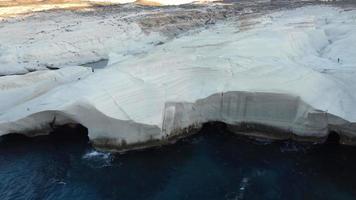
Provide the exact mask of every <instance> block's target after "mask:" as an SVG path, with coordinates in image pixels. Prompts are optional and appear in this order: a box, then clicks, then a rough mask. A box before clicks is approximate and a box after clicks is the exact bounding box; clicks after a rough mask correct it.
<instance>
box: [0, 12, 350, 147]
mask: <svg viewBox="0 0 356 200" xmlns="http://www.w3.org/2000/svg"><path fill="white" fill-rule="evenodd" d="M90 21H91V20H88V22H82V23H83V24H84V23H90ZM24 23H25V22H24ZM103 23H108V21H107V20H105V19H103ZM42 25H43V24H42ZM15 26H16V24H14V25H13V27H15ZM48 26H50V25H48ZM132 26H133V27H135V26H134V25H132ZM129 27H131V25H129ZM10 29H11V26H10V28H9V30H10ZM12 30H13V31H14V30H16V29H15V28H14V29H12ZM95 30H96V31H95ZM130 30H131V29H130ZM133 30H137V31H136V32H137V33H141V31H140V29H138V28H137V29H136V28H135V29H133ZM84 31H86V32H87V33H91V34H84V35H83V32H84ZM136 32H133V33H128V32H126V33H124V31H123V32H117V33H116V32H115V36H108V35H107V34H109V33H106V32H102V31H98V30H97V27H90V26H86V28H85V29H80V30H79V29H78V31H73V32H71V33H70V34H73V35H71V36H69V35H68V36H66V33H63V34H64V38H63V41H65V42H66V43H72V42H74V43H75V44H78V46H77V47H78V49H76V50H77V51H78V54H80V55H79V56H78V57H75V56H74V57H73V56H67V54H66V53H67V52H69V49H70V48H69V47H68V48H67V47H66V48H64V46H63V47H62V46H58V45H54V44H57V43H56V42H57V40H55V42H54V43H51V42H49V41H48V40H50V38H48V40H47V41H46V40H37V39H36V40H35V41H34V43H33V44H36V45H30V44H29V45H28V46H26V48H27V49H26V51H25V50H24V52H26V53H28V52H32V54H31V56H33V58H34V59H29V63H31V62H35V61H38V60H41V62H45V60H46V59H49V60H51V59H55V61H56V62H54V63H57V64H56V66H60V68H61V69H59V70H55V71H48V70H47V71H38V72H33V73H28V74H26V75H17V76H4V77H0V99H1V102H0V135H3V134H7V133H12V132H28V131H30V130H35V129H38V130H40V129H48V128H50V127H49V124H50V123H52V122H55V123H56V124H65V123H80V124H82V125H84V126H85V127H87V128H88V131H89V137H90V139H91V140H92V141H94V143H97V144H98V145H99V146H105V145H109V146H115V145H116V146H119V145H120V144H123V143H125V144H136V143H141V142H147V141H150V140H154V139H158V140H160V139H164V138H167V137H169V136H173V135H174V134H180V133H181V132H180V131H182V130H184V129H188V128H191V127H193V128H199V127H200V126H201V124H202V123H205V122H209V121H222V122H225V123H227V124H230V125H240V124H241V123H243V122H246V123H251V124H259V125H265V126H271V127H277V128H279V129H281V130H283V131H285V132H286V133H293V134H296V135H299V136H303V137H304V136H306V137H307V136H310V137H324V136H326V135H327V134H328V131H329V129H331V127H334V126H336V129H337V130H338V131H343V133H345V134H346V135H347V136H348V137H355V136H356V132H355V129H352V127H353V125H352V124H351V123H354V122H356V110H355V106H354V105H355V103H356V93H355V91H356V80H355V78H354V77H355V75H356V45H352V44H356V11H354V10H350V11H344V10H342V9H339V8H333V7H326V6H312V7H304V8H299V9H296V10H286V11H280V12H276V13H272V14H268V15H264V16H261V17H258V18H254V19H247V20H246V19H245V20H240V19H237V18H236V19H231V20H229V21H225V22H220V23H218V24H216V25H214V26H212V27H210V28H207V29H201V30H200V31H199V32H196V31H195V32H188V33H186V34H185V35H183V36H181V37H179V38H176V39H174V40H170V41H168V40H164V39H165V37H164V36H161V35H160V34H158V33H151V34H150V35H148V36H147V37H144V36H142V37H140V34H136ZM92 33H93V34H92ZM2 34H4V33H2ZM53 34H59V33H56V31H55V30H54V32H53ZM68 34H69V33H68ZM75 34H78V35H75ZM111 34H112V33H111ZM10 35H11V34H10V33H9V37H11V36H10ZM102 36H105V37H108V38H110V39H108V40H107V41H106V42H105V37H102ZM129 36H130V37H129ZM13 37H15V36H13ZM111 37H112V38H111ZM120 37H122V38H123V39H120ZM134 37H137V40H134V43H133V41H131V40H132V38H134ZM58 38H60V37H58ZM88 38H96V39H91V40H90V42H88ZM103 38H104V39H103ZM1 40H4V41H7V42H8V46H7V48H5V49H7V50H9V49H10V50H9V51H11V47H9V46H10V45H11V41H10V40H7V39H3V37H1ZM126 40H130V41H126ZM147 40H150V41H166V43H163V44H160V45H148V46H149V48H146V47H147ZM111 42H112V43H111ZM125 42H130V44H127V46H125V45H123V46H120V45H118V44H124V43H125ZM5 43H6V42H5ZM1 44H3V43H2V42H1ZM15 44H16V43H15ZM49 44H52V45H53V48H49V47H48V45H49ZM98 44H100V45H98ZM37 47H43V49H42V50H36V49H38V48H37ZM145 48H146V49H147V50H146V51H145V52H143V53H136V52H137V51H138V50H139V49H145ZM48 49H53V51H52V52H49V53H48V54H46V52H45V51H48ZM127 49H134V50H133V51H125V50H127ZM13 51H14V52H15V53H8V52H7V53H3V54H2V55H5V56H14V55H19V52H16V51H15V50H13ZM19 51H20V52H21V51H22V50H19ZM37 51H38V52H37ZM91 51H97V52H100V53H102V54H105V55H107V57H108V58H109V65H108V66H107V67H106V68H104V69H96V70H95V71H94V72H92V71H91V69H88V68H85V67H80V66H72V67H64V68H62V67H61V63H62V62H63V63H70V62H73V63H76V62H79V61H78V60H80V58H82V57H83V56H84V57H86V56H89V57H90V56H91V55H95V54H91V53H90V52H91ZM2 52H4V51H2ZM5 52H6V51H5ZM34 52H35V53H34ZM36 52H37V53H36ZM132 52H134V53H132ZM57 56H58V57H57ZM0 58H1V59H0V62H3V63H4V62H6V59H4V57H1V56H0ZM77 59H78V60H77ZM15 60H16V59H15ZM57 60H58V61H57ZM10 61H11V59H9V62H10ZM51 62H53V60H51ZM8 66H12V65H11V63H8V65H4V64H0V68H1V69H2V70H3V73H5V72H4V71H6V70H8V69H9V67H8ZM14 66H17V65H14ZM19 68H21V67H19ZM327 113H329V114H327ZM335 116H337V117H335ZM350 122H351V123H350ZM334 128H335V127H334ZM341 129H342V130H341Z"/></svg>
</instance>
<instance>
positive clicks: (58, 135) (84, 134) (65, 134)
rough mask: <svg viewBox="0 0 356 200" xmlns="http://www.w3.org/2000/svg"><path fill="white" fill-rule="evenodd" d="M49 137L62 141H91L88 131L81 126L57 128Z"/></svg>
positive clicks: (73, 125) (67, 125)
mask: <svg viewBox="0 0 356 200" xmlns="http://www.w3.org/2000/svg"><path fill="white" fill-rule="evenodd" d="M49 136H50V137H51V138H53V139H56V140H62V141H64V140H66V141H86V142H87V141H89V137H88V129H87V128H86V127H84V126H83V125H81V124H65V125H61V126H57V127H55V128H54V129H53V131H51V132H50V134H49Z"/></svg>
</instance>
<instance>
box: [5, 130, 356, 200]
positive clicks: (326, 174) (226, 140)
mask: <svg viewBox="0 0 356 200" xmlns="http://www.w3.org/2000/svg"><path fill="white" fill-rule="evenodd" d="M72 132H73V131H72ZM72 132H71V131H69V132H68V131H67V130H65V129H63V130H59V131H57V132H56V134H52V135H50V136H40V137H35V138H26V137H24V136H20V135H8V136H5V137H2V138H1V139H0V199H1V200H10V199H11V200H17V199H24V200H25V199H26V200H42V199H43V200H44V199H51V200H52V199H53V200H65V199H75V200H93V199H99V200H111V199H114V200H119V199H123V200H129V199H145V200H146V199H147V200H151V199H152V200H153V199H155V200H175V199H189V200H198V199H207V200H209V199H231V200H240V199H255V200H263V199H271V200H278V199H283V200H284V199H287V200H293V199H295V200H297V199H298V200H299V199H311V200H315V199H320V200H327V199H335V200H336V199H337V200H344V199H345V200H346V199H350V200H351V199H356V148H355V147H347V146H339V145H331V144H329V145H313V144H310V143H308V144H302V143H297V142H291V141H280V142H271V141H257V140H254V139H249V138H246V137H241V136H237V135H234V134H231V133H228V132H227V131H225V130H224V129H223V128H219V126H206V127H204V129H203V130H202V131H201V132H200V133H198V134H197V135H195V136H192V137H190V138H186V139H183V140H181V141H179V142H177V143H175V144H172V145H167V146H163V147H157V148H152V149H146V150H140V151H133V152H128V153H125V154H109V153H102V152H98V151H95V150H94V149H93V148H92V147H91V146H90V144H89V143H88V138H87V137H86V136H85V134H83V135H80V134H77V136H73V135H76V134H75V133H72Z"/></svg>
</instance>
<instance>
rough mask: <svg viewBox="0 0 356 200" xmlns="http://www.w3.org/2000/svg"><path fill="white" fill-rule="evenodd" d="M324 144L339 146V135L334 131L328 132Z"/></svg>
mask: <svg viewBox="0 0 356 200" xmlns="http://www.w3.org/2000/svg"><path fill="white" fill-rule="evenodd" d="M325 143H326V144H333V145H337V144H340V135H339V134H338V133H337V132H336V131H330V132H329V135H328V137H327V138H326V141H325Z"/></svg>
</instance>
